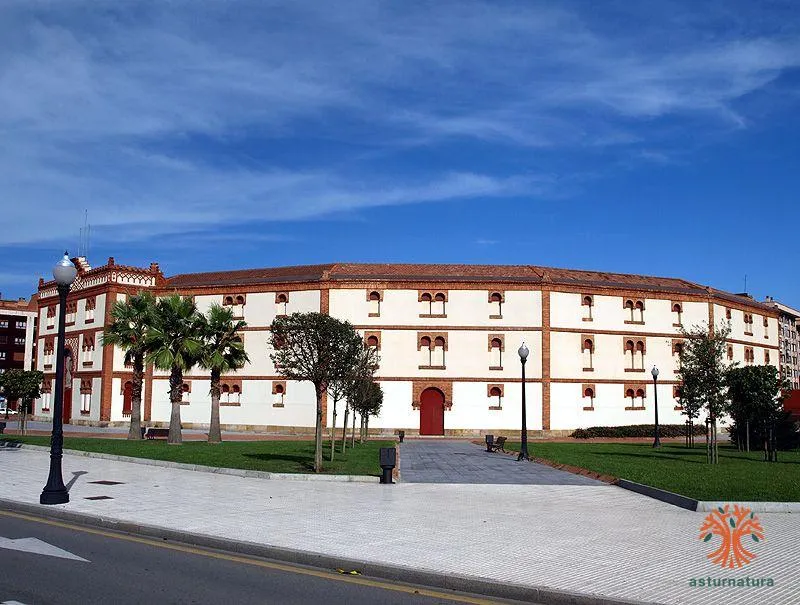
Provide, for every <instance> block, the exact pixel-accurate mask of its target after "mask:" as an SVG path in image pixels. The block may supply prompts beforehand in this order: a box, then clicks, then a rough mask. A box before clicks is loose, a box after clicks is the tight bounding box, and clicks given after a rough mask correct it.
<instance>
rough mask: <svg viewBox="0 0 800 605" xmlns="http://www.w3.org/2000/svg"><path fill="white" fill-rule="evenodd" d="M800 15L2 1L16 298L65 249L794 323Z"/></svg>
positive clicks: (799, 288)
mask: <svg viewBox="0 0 800 605" xmlns="http://www.w3.org/2000/svg"><path fill="white" fill-rule="evenodd" d="M799 108H800V4H798V3H797V2H795V1H794V0H786V1H770V0H761V1H759V2H751V1H749V0H739V1H737V0H708V1H700V0H687V1H660V2H655V1H652V2H650V1H643V2H630V1H629V0H625V1H617V0H605V1H604V2H593V1H588V0H587V1H564V2H537V1H536V0H525V1H521V2H513V1H510V0H508V1H505V0H504V1H496V2H479V1H472V0H455V1H450V0H436V1H429V2H418V1H414V0H404V1H403V2H381V1H378V0H353V1H350V0H340V1H339V2H319V1H317V0H309V1H302V0H300V1H278V0H259V1H253V2H249V1H245V0H242V1H238V2H232V1H223V0H191V1H189V0H186V1H184V0H170V1H166V0H158V1H154V2H149V1H147V0H142V1H139V2H118V1H117V0H114V1H108V0H91V1H90V0H82V1H79V0H49V1H45V0H3V2H2V3H0V221H2V223H0V224H1V225H2V228H0V254H2V258H3V259H4V263H3V264H2V265H0V292H2V297H3V298H16V297H19V296H29V295H30V294H31V293H33V292H35V290H36V287H37V282H38V278H39V277H40V276H44V277H45V278H48V279H49V277H50V271H51V267H52V266H53V264H55V262H56V261H57V260H58V259H59V257H60V255H61V254H62V253H63V251H64V249H67V250H69V252H70V254H71V255H74V254H77V252H78V251H79V246H80V230H81V228H82V226H83V225H84V221H85V217H86V216H88V223H89V224H91V237H90V239H89V243H88V253H89V254H88V256H89V262H90V263H91V264H93V265H100V264H103V263H105V261H106V259H107V258H108V257H109V256H114V257H115V259H116V261H117V262H118V263H122V264H132V265H139V266H149V264H150V262H151V261H154V262H158V263H160V265H161V268H162V269H163V270H164V272H165V274H166V275H174V274H177V273H186V272H199V271H211V270H224V269H240V268H248V267H266V266H280V265H292V264H305V263H327V262H359V261H362V262H420V263H425V262H454V263H490V264H534V265H542V266H555V267H567V268H579V269H596V270H602V271H615V272H622V273H640V274H646V275H661V276H670V277H681V278H684V279H688V280H690V281H694V282H698V283H702V284H706V285H712V286H714V287H718V288H721V289H724V290H728V291H733V292H741V291H743V290H744V289H745V280H746V288H747V291H749V292H750V293H751V294H752V295H754V296H755V297H756V298H759V299H763V297H764V296H767V295H771V296H773V297H775V298H776V299H780V300H782V301H784V302H786V303H787V304H790V305H793V306H795V307H798V306H800V283H799V282H798V279H797V275H798V266H800V263H798V261H799V260H800V239H798V236H797V233H798V229H797V226H798V217H799V216H800V214H799V213H798V205H797V200H798V191H800V186H799V185H800V161H798V157H799V153H798V152H800V112H799V111H798V109H799Z"/></svg>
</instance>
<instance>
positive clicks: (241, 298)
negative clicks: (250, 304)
mask: <svg viewBox="0 0 800 605" xmlns="http://www.w3.org/2000/svg"><path fill="white" fill-rule="evenodd" d="M236 304H237V305H243V304H244V296H242V295H241V294H240V295H239V296H237V297H236Z"/></svg>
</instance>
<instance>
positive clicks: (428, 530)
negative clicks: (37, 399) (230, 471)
mask: <svg viewBox="0 0 800 605" xmlns="http://www.w3.org/2000/svg"><path fill="white" fill-rule="evenodd" d="M404 445H405V444H404ZM48 463H49V457H48V455H47V454H46V453H45V452H39V451H31V450H25V449H8V450H0V499H5V500H10V501H13V502H16V503H24V504H27V505H30V506H32V507H34V508H35V509H37V510H42V511H47V510H51V509H52V508H56V509H59V510H61V511H72V512H74V513H77V514H84V515H92V516H95V517H102V518H103V519H105V520H108V521H111V522H118V523H128V524H142V525H149V526H158V527H162V528H164V529H165V531H167V530H168V531H173V532H186V533H192V534H201V535H204V536H209V537H212V538H216V539H219V540H229V541H236V542H239V543H248V544H255V545H270V546H274V547H276V548H285V549H295V550H298V549H299V550H302V551H305V552H309V553H319V554H320V555H325V556H328V557H341V558H343V559H347V560H355V561H368V562H372V563H375V564H381V565H386V566H392V567H393V568H395V569H406V570H418V571H419V572H424V573H429V574H435V575H437V577H464V578H475V579H480V580H484V581H491V582H494V583H496V584H497V585H498V586H502V585H506V584H507V585H514V586H527V587H531V588H532V589H535V588H537V587H539V588H540V587H546V588H550V589H554V590H564V591H569V592H570V593H573V594H579V595H583V596H585V597H587V598H589V597H591V598H597V599H601V598H606V599H627V600H632V601H638V602H646V603H665V604H670V605H672V604H674V605H678V604H681V605H712V604H717V603H723V602H724V603H726V605H744V604H750V603H753V604H756V603H757V604H759V605H763V604H764V603H769V604H770V605H789V604H797V603H800V583H799V582H798V581H797V578H796V576H797V570H798V569H800V549H798V548H797V541H798V538H800V515H794V514H786V513H763V514H760V515H759V518H760V520H761V522H762V525H763V527H764V533H765V537H766V539H765V540H764V541H762V542H759V543H758V544H756V543H753V544H749V545H748V548H750V549H751V550H752V551H753V552H755V553H756V555H757V556H756V559H755V560H754V561H753V562H752V563H751V564H749V565H748V566H747V567H745V568H743V569H732V570H722V569H720V568H718V567H716V566H714V565H713V564H711V563H710V562H709V561H708V560H707V558H706V555H708V554H709V553H710V552H711V550H713V547H714V543H704V542H703V541H702V540H700V539H699V528H700V526H701V524H702V522H703V519H704V516H705V513H696V512H692V511H687V510H683V509H680V508H677V507H674V506H671V505H669V504H665V503H663V502H659V501H656V500H652V499H650V498H647V497H645V496H641V495H639V494H636V493H634V492H630V491H627V490H623V489H620V488H617V487H615V486H611V485H605V484H598V485H559V484H492V485H481V484H474V483H465V484H444V483H442V484H438V483H398V484H395V485H380V484H364V483H332V482H300V481H285V480H266V479H257V478H248V477H236V476H229V475H217V474H212V473H199V472H193V471H189V470H181V469H172V468H162V467H150V466H145V465H140V464H131V463H126V462H120V461H111V460H103V459H95V458H85V457H77V456H69V455H67V456H65V457H64V463H63V466H64V479H65V481H67V482H69V483H71V488H70V498H71V502H69V503H68V504H64V505H58V506H56V507H39V505H38V501H39V494H40V493H41V490H42V487H43V485H44V483H45V481H46V478H47V471H48ZM92 481H113V482H119V483H118V484H114V485H103V484H97V483H91V482H92ZM95 496H107V497H108V498H109V499H104V500H88V499H87V498H90V497H95ZM693 578H711V579H733V580H737V579H740V580H744V579H746V578H750V579H753V578H758V579H761V578H771V580H772V583H773V586H761V587H758V588H753V587H747V588H744V587H742V588H737V587H724V588H723V587H718V588H705V587H696V586H695V587H693V586H690V581H691V580H692V579H693ZM562 602H563V601H562ZM570 602H572V603H575V602H580V601H576V600H573V601H570ZM595 602H601V601H595Z"/></svg>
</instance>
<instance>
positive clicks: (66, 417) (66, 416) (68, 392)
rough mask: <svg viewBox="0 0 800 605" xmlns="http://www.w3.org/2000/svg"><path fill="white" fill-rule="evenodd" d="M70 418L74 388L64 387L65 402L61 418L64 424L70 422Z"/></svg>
mask: <svg viewBox="0 0 800 605" xmlns="http://www.w3.org/2000/svg"><path fill="white" fill-rule="evenodd" d="M70 418H72V389H64V404H63V408H62V413H61V419H62V420H63V422H64V424H69V421H70Z"/></svg>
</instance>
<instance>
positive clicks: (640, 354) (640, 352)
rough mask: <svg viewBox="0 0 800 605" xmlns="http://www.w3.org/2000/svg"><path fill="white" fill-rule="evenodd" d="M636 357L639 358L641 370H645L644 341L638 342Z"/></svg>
mask: <svg viewBox="0 0 800 605" xmlns="http://www.w3.org/2000/svg"><path fill="white" fill-rule="evenodd" d="M636 357H638V358H639V368H640V369H642V370H643V369H644V341H641V340H637V341H636Z"/></svg>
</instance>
